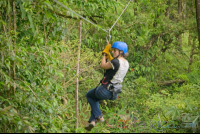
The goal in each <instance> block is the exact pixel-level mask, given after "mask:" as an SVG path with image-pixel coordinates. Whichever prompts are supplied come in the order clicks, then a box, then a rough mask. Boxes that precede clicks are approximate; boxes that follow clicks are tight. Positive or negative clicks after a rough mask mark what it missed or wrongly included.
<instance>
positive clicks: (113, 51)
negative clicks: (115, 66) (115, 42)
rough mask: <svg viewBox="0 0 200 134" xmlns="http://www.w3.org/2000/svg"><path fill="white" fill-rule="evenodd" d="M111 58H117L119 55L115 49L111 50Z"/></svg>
mask: <svg viewBox="0 0 200 134" xmlns="http://www.w3.org/2000/svg"><path fill="white" fill-rule="evenodd" d="M112 54H113V57H117V56H118V55H119V50H118V49H117V48H112Z"/></svg>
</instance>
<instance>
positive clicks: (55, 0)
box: [53, 0, 108, 33]
mask: <svg viewBox="0 0 200 134" xmlns="http://www.w3.org/2000/svg"><path fill="white" fill-rule="evenodd" d="M53 1H54V2H56V3H58V4H59V5H60V6H62V7H64V8H66V9H67V10H69V11H71V12H72V13H74V14H76V15H77V16H79V17H80V18H82V19H84V20H85V21H87V22H89V23H90V24H92V25H94V26H96V27H98V28H100V29H101V30H103V31H105V32H106V33H108V31H107V30H105V29H102V28H101V27H100V26H98V25H96V24H94V23H93V22H91V21H89V20H87V19H86V18H84V17H83V16H81V15H79V14H78V13H76V12H74V11H73V10H71V9H69V8H68V7H67V6H65V5H63V4H62V3H60V2H58V1H57V0H53Z"/></svg>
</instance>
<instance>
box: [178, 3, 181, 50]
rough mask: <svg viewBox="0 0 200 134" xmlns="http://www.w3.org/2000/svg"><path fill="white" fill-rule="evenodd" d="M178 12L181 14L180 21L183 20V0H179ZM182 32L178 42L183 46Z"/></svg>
mask: <svg viewBox="0 0 200 134" xmlns="http://www.w3.org/2000/svg"><path fill="white" fill-rule="evenodd" d="M178 14H179V21H182V0H178ZM181 37H182V34H181V35H179V36H178V39H177V40H178V44H179V47H181V46H182V38H181Z"/></svg>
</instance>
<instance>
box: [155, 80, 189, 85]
mask: <svg viewBox="0 0 200 134" xmlns="http://www.w3.org/2000/svg"><path fill="white" fill-rule="evenodd" d="M184 82H185V81H184V80H170V81H164V82H158V85H159V86H168V85H171V84H174V83H179V84H183V83H184Z"/></svg>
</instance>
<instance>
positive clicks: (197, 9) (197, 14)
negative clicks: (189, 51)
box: [195, 0, 200, 49]
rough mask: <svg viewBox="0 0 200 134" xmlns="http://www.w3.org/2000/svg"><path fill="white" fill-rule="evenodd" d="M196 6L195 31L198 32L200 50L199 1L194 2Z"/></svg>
mask: <svg viewBox="0 0 200 134" xmlns="http://www.w3.org/2000/svg"><path fill="white" fill-rule="evenodd" d="M195 5H196V20H197V30H198V40H199V47H198V48H199V49H200V0H195Z"/></svg>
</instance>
